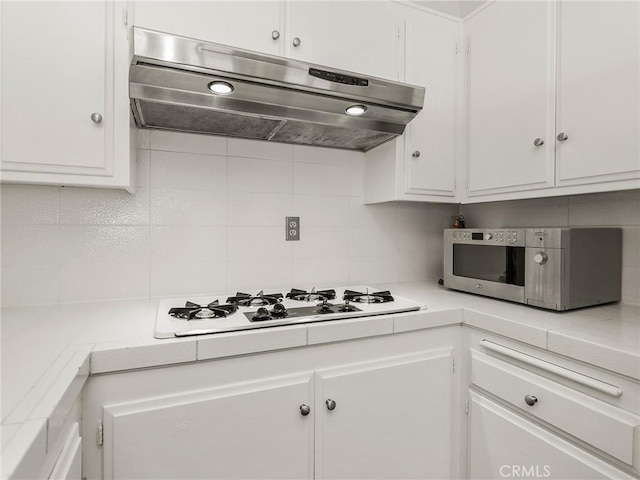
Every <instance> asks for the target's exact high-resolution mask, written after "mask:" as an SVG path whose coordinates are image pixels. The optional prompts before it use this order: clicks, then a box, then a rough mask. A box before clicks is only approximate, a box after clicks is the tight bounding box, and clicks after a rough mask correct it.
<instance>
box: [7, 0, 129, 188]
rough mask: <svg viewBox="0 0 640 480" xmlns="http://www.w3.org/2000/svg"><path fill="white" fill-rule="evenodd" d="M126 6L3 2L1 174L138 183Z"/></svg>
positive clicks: (12, 178) (28, 179)
mask: <svg viewBox="0 0 640 480" xmlns="http://www.w3.org/2000/svg"><path fill="white" fill-rule="evenodd" d="M124 13H126V4H124V3H122V2H113V1H91V2H77V1H57V0H56V1H46V2H22V1H3V2H0V17H1V22H0V25H1V27H0V34H1V39H2V41H1V58H2V66H1V69H2V83H1V87H0V88H1V91H0V95H1V104H2V107H1V110H2V111H1V119H2V139H1V155H0V156H1V165H0V168H1V170H2V180H3V181H8V182H21V183H47V184H58V185H87V186H105V187H124V188H131V186H132V168H131V162H130V155H129V153H130V152H129V149H130V144H129V115H130V113H129V101H128V97H127V93H126V92H127V71H128V63H127V62H128V59H127V49H128V41H127V38H126V36H127V31H126V26H125V25H124V24H123V23H122V22H121V21H117V22H116V20H115V16H116V15H119V16H120V15H121V16H122V17H124ZM134 163H135V162H134Z"/></svg>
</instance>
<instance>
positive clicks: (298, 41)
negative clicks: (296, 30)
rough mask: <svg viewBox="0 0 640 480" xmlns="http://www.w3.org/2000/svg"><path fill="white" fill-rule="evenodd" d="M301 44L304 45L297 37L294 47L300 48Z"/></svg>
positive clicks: (294, 40)
mask: <svg viewBox="0 0 640 480" xmlns="http://www.w3.org/2000/svg"><path fill="white" fill-rule="evenodd" d="M301 43H302V42H301V41H300V39H299V38H298V37H295V38H294V39H293V46H294V47H299V46H300V44H301Z"/></svg>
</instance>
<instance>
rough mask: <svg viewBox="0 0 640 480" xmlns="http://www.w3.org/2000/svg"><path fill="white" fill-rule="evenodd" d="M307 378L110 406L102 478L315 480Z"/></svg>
mask: <svg viewBox="0 0 640 480" xmlns="http://www.w3.org/2000/svg"><path fill="white" fill-rule="evenodd" d="M311 378H312V377H311V375H310V374H306V375H305V374H300V375H299V376H291V377H276V378H272V379H268V380H264V381H257V382H246V383H244V382H242V383H237V384H229V385H224V386H221V387H218V388H210V389H203V390H190V391H185V392H184V393H180V394H175V395H161V396H153V397H147V398H132V399H130V400H127V401H124V402H122V403H118V404H115V405H113V404H107V405H105V406H104V419H103V422H104V439H105V444H104V446H103V452H104V478H119V479H129V478H156V479H160V478H167V479H177V478H220V479H225V478H255V479H258V478H283V479H284V478H292V479H295V478H312V472H313V470H312V465H313V464H312V459H313V417H312V416H309V415H307V416H303V415H302V413H301V409H303V408H305V407H306V408H310V407H308V405H309V404H310V403H311V385H312V384H311ZM205 385H206V383H205V382H203V387H204V386H205Z"/></svg>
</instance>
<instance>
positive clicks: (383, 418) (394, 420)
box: [315, 350, 453, 479]
mask: <svg viewBox="0 0 640 480" xmlns="http://www.w3.org/2000/svg"><path fill="white" fill-rule="evenodd" d="M451 365H452V355H451V350H442V351H436V352H430V353H428V354H419V355H416V356H409V357H407V356H400V357H393V358H386V359H384V360H381V361H376V362H372V363H365V364H352V365H346V366H340V367H338V368H335V369H329V370H323V371H319V372H317V375H316V378H317V381H316V409H317V411H318V413H317V415H316V469H315V478H335V479H339V478H350V479H356V478H363V479H371V478H395V479H400V478H449V477H450V476H451V462H450V459H451V448H452V447H451V442H452V438H451V413H452V411H451V408H452V405H451V392H452V387H453V385H452V380H453V379H452V374H451Z"/></svg>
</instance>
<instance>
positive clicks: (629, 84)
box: [556, 1, 640, 186]
mask: <svg viewBox="0 0 640 480" xmlns="http://www.w3.org/2000/svg"><path fill="white" fill-rule="evenodd" d="M558 22H559V28H558V31H559V32H560V38H559V45H558V58H559V63H558V100H557V111H556V117H557V124H556V129H557V133H558V134H560V133H565V134H566V135H567V140H565V141H561V142H558V143H557V146H556V184H557V185H558V186H563V185H580V184H586V183H598V182H605V181H623V180H632V179H637V178H638V177H639V176H640V175H639V174H640V3H639V2H632V1H626V2H621V1H593V2H571V1H567V2H562V3H560V6H559V15H558ZM636 185H638V183H636Z"/></svg>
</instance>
